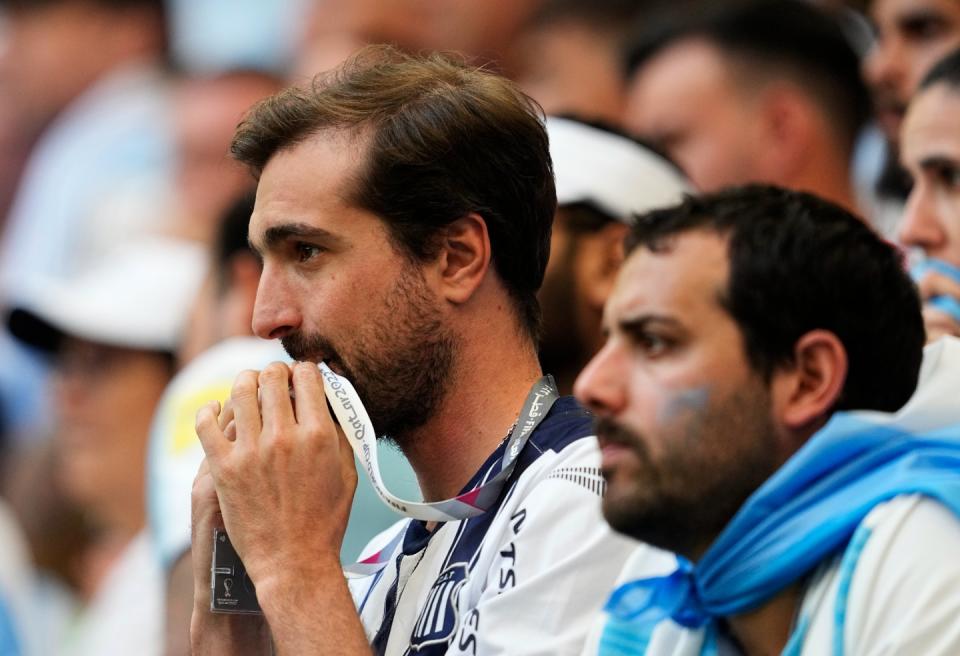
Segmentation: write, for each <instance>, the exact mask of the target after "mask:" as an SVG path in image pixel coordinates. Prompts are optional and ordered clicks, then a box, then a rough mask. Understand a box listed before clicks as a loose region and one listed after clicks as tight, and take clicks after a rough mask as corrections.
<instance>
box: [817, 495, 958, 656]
mask: <svg viewBox="0 0 960 656" xmlns="http://www.w3.org/2000/svg"><path fill="white" fill-rule="evenodd" d="M957 553H960V518H958V517H957V516H956V515H954V514H953V513H952V512H951V511H950V510H949V509H948V508H947V507H946V506H944V505H943V504H941V503H939V502H937V501H935V500H933V499H931V498H929V497H925V496H921V495H902V496H898V497H895V498H894V499H892V500H890V501H887V502H885V503H882V504H880V505H878V506H877V507H875V508H874V509H873V510H872V511H871V512H870V514H868V515H867V517H866V518H865V519H864V520H863V522H862V523H861V524H860V526H859V528H858V530H857V532H856V533H855V534H854V537H853V539H852V540H851V542H850V544H849V545H848V546H847V548H846V550H845V551H844V552H843V553H841V554H839V555H837V556H836V557H835V558H833V559H831V560H830V561H829V562H827V563H825V564H824V565H823V566H822V567H821V569H820V573H819V574H818V575H817V576H816V577H815V578H814V581H813V584H812V585H811V586H810V588H809V589H808V593H807V595H806V600H805V602H804V603H805V606H807V609H806V610H807V612H808V613H809V614H810V615H812V617H811V624H810V630H809V634H808V638H807V640H806V641H805V648H804V653H805V654H806V653H817V649H819V646H823V647H824V648H826V647H827V646H828V645H831V644H832V643H833V641H834V639H835V638H834V635H835V634H836V632H838V631H841V632H842V633H843V638H844V642H845V643H846V645H847V646H848V648H850V649H852V650H853V651H855V652H857V653H863V652H869V651H870V645H871V644H873V643H874V642H876V644H881V643H883V644H888V645H890V646H894V645H896V646H897V648H896V649H895V651H897V653H925V654H953V653H960V625H957V624H956V622H955V621H954V619H953V618H955V617H956V614H957V613H960V560H958V559H957V557H956V555H957Z"/></svg>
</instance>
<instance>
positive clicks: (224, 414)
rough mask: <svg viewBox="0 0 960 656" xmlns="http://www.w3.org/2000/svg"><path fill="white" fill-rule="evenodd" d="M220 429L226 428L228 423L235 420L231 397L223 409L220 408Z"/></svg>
mask: <svg viewBox="0 0 960 656" xmlns="http://www.w3.org/2000/svg"><path fill="white" fill-rule="evenodd" d="M219 420H220V430H226V428H227V424H229V423H230V422H231V421H233V403H231V402H230V399H227V401H226V403H224V404H223V409H222V410H220V417H219Z"/></svg>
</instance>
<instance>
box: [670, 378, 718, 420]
mask: <svg viewBox="0 0 960 656" xmlns="http://www.w3.org/2000/svg"><path fill="white" fill-rule="evenodd" d="M709 403H710V386H709V385H700V386H697V387H689V388H685V389H680V390H672V391H668V392H666V393H665V394H664V396H663V399H662V401H661V403H660V405H659V406H658V408H657V423H658V424H661V425H665V424H672V423H674V422H676V421H677V420H678V419H680V418H682V417H686V416H690V415H698V414H701V413H703V412H704V411H705V410H706V408H707V406H708V405H709Z"/></svg>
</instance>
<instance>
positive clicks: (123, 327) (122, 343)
mask: <svg viewBox="0 0 960 656" xmlns="http://www.w3.org/2000/svg"><path fill="white" fill-rule="evenodd" d="M202 271H203V258H202V254H201V253H200V252H198V250H197V247H196V246H194V245H190V244H186V243H182V242H172V241H151V242H140V243H137V244H131V245H130V246H129V247H128V248H125V249H122V250H121V251H119V252H117V253H115V254H114V255H113V256H111V257H110V258H108V259H106V260H104V261H103V263H102V264H101V265H100V266H98V267H95V268H93V269H91V270H90V271H89V272H87V273H86V274H84V275H81V276H79V277H76V278H75V279H73V280H70V281H64V282H56V283H54V282H47V283H44V284H37V285H35V286H34V287H32V288H31V290H30V292H31V293H30V295H29V296H28V297H27V298H29V299H30V300H29V303H25V304H23V305H21V306H19V307H16V308H15V309H14V310H13V311H12V312H11V313H10V315H9V317H8V324H9V327H10V330H11V332H12V333H13V334H14V335H15V336H16V337H18V338H19V339H21V340H23V341H26V342H28V343H31V344H33V345H35V346H38V347H41V348H45V349H48V350H50V351H51V352H53V353H55V361H56V364H55V385H54V402H53V403H54V408H53V410H54V414H55V415H56V433H55V439H56V449H57V457H58V460H57V465H58V466H57V469H56V476H57V478H58V482H59V483H60V484H62V485H63V487H64V490H65V492H66V494H67V495H68V496H69V497H70V498H71V499H72V500H74V501H75V502H76V503H77V504H78V505H79V506H81V507H82V508H83V509H84V511H85V513H87V515H88V516H89V518H90V520H91V521H92V522H93V523H94V526H95V528H96V530H97V539H96V541H95V543H94V545H93V546H92V547H91V549H90V550H89V551H88V552H87V554H86V556H85V557H86V568H87V569H86V576H89V577H91V584H90V589H91V590H92V595H91V597H90V598H89V599H88V600H86V602H87V603H86V604H85V606H84V609H83V611H82V613H81V615H80V618H79V620H78V622H77V623H76V624H75V625H74V626H73V627H72V630H71V631H70V633H69V635H68V636H67V637H66V644H65V645H63V649H62V652H61V653H64V654H78V655H79V654H83V655H86V654H90V655H93V654H96V655H98V656H102V655H108V654H118V655H119V654H130V653H141V654H144V653H147V654H149V653H157V652H158V649H159V647H158V646H159V644H160V617H161V611H160V608H161V594H160V590H162V585H161V579H160V574H159V570H158V568H157V566H156V564H155V559H154V556H153V554H152V553H151V551H150V546H149V542H148V540H147V537H146V534H145V531H144V529H145V521H146V520H145V503H144V487H145V486H144V468H145V460H146V445H147V434H148V430H149V424H150V420H151V418H152V416H153V412H154V410H155V406H156V403H157V401H158V400H159V398H160V395H161V393H162V391H163V389H164V387H165V386H166V384H167V383H168V381H169V380H170V377H171V375H172V372H173V366H174V355H173V353H174V351H175V349H176V347H177V343H178V339H179V333H180V330H181V329H182V327H183V323H184V320H185V319H186V312H187V308H188V307H189V301H190V299H191V297H192V295H193V294H195V293H196V288H197V284H198V283H199V281H200V277H201V275H202Z"/></svg>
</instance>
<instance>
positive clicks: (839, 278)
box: [627, 185, 924, 412]
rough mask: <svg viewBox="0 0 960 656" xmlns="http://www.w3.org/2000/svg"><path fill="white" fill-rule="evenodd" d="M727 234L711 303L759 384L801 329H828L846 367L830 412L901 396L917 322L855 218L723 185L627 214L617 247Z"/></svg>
mask: <svg viewBox="0 0 960 656" xmlns="http://www.w3.org/2000/svg"><path fill="white" fill-rule="evenodd" d="M698 229H701V230H712V231H716V232H717V233H719V234H720V235H722V236H724V237H726V238H727V239H728V240H729V242H728V243H729V246H728V249H729V262H730V274H729V275H730V277H729V280H728V281H727V284H726V287H727V288H726V289H725V290H723V291H722V292H721V298H720V304H721V305H722V306H723V307H724V308H725V309H726V310H727V311H728V312H729V313H730V315H731V316H732V317H733V319H734V320H735V321H736V323H737V325H738V326H739V328H740V331H741V333H742V334H743V339H744V348H745V350H746V353H747V357H748V359H749V361H750V363H751V365H752V366H753V368H754V369H755V370H756V371H759V372H760V373H762V374H763V375H764V376H765V377H767V378H768V379H769V377H770V376H771V375H772V373H773V372H774V371H775V370H776V369H778V368H779V367H781V366H785V365H789V364H790V363H792V362H793V354H794V348H795V346H796V343H797V340H798V339H799V338H800V337H802V336H803V335H804V334H806V333H807V332H809V331H811V330H816V329H824V330H828V331H830V332H832V333H833V334H835V335H836V336H837V337H838V338H839V339H840V341H841V342H842V343H843V346H844V349H845V350H846V352H847V358H848V365H849V366H848V371H847V379H846V381H845V383H844V387H843V391H842V392H841V395H840V397H839V399H838V401H837V403H836V405H835V407H834V409H835V410H852V409H869V410H882V411H887V412H893V411H895V410H897V409H899V408H900V407H901V406H902V405H903V404H904V403H906V401H907V399H909V398H910V396H911V395H912V394H913V391H914V388H915V387H916V384H917V378H918V375H919V371H920V362H921V359H922V355H923V344H924V328H923V319H922V316H921V309H920V299H919V296H918V294H917V290H916V286H915V285H914V283H913V281H912V280H911V279H910V276H909V275H908V274H907V272H906V270H905V268H904V264H903V258H902V256H901V254H900V253H899V252H898V251H897V250H896V249H895V248H894V247H893V246H892V245H891V244H889V243H887V242H885V241H884V240H883V239H882V238H880V236H878V235H877V234H876V233H875V232H873V230H871V229H870V228H869V227H868V226H867V225H866V224H865V223H864V222H863V221H861V220H860V219H858V218H857V217H856V216H854V215H853V214H851V213H850V212H848V211H846V210H845V209H843V208H841V207H839V206H838V205H835V204H833V203H831V202H828V201H826V200H823V199H821V198H818V197H817V196H814V195H812V194H808V193H803V192H798V191H789V190H786V189H781V188H779V187H773V186H769V185H750V186H745V187H738V188H731V189H727V190H724V191H721V192H718V193H714V194H709V195H704V196H700V197H695V196H688V197H687V198H686V199H685V200H684V202H683V203H681V204H680V205H679V206H676V207H674V208H669V209H663V210H656V211H653V212H649V213H647V214H645V215H643V216H641V217H639V218H638V220H637V222H636V224H635V225H634V226H633V228H632V230H631V233H630V235H629V236H628V238H627V250H628V252H629V251H632V250H633V249H635V248H637V247H641V246H642V247H646V248H647V249H649V250H652V251H654V252H656V251H657V250H658V249H662V248H663V247H664V246H665V245H666V244H667V243H668V240H669V239H670V238H671V237H673V236H675V235H677V234H679V233H683V232H687V231H690V230H698Z"/></svg>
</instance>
